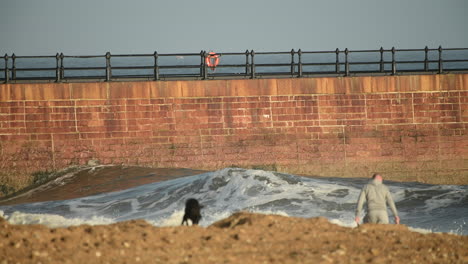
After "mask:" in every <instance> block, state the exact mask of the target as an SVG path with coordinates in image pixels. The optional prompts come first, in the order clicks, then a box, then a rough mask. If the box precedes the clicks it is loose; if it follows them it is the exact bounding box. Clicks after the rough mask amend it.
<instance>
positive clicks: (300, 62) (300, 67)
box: [297, 49, 302, 77]
mask: <svg viewBox="0 0 468 264" xmlns="http://www.w3.org/2000/svg"><path fill="white" fill-rule="evenodd" d="M297 54H298V56H299V58H298V60H299V62H298V63H299V66H298V67H299V68H298V71H299V74H298V77H302V50H301V49H299V50H298V51H297Z"/></svg>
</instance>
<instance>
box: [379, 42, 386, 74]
mask: <svg viewBox="0 0 468 264" xmlns="http://www.w3.org/2000/svg"><path fill="white" fill-rule="evenodd" d="M383 53H384V49H383V47H380V72H384V69H385V66H384V60H383Z"/></svg>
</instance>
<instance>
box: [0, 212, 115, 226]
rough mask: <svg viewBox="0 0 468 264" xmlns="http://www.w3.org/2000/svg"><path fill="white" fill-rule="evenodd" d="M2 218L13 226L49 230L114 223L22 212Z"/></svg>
mask: <svg viewBox="0 0 468 264" xmlns="http://www.w3.org/2000/svg"><path fill="white" fill-rule="evenodd" d="M3 217H4V218H5V219H6V220H7V221H8V222H9V223H10V224H14V225H26V224H28V225H33V224H38V225H45V226H48V227H51V228H56V227H68V226H78V225H84V224H86V225H108V224H112V223H114V221H113V220H111V219H108V218H105V217H99V216H94V217H91V218H87V219H82V218H65V217H63V216H60V215H54V214H30V213H22V212H14V213H12V214H11V215H3Z"/></svg>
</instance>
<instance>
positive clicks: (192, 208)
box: [182, 198, 203, 225]
mask: <svg viewBox="0 0 468 264" xmlns="http://www.w3.org/2000/svg"><path fill="white" fill-rule="evenodd" d="M202 208H203V205H201V204H199V203H198V201H197V200H196V199H193V198H191V199H188V200H187V202H185V214H184V218H183V219H182V225H184V223H185V224H186V225H188V221H187V220H188V219H190V220H191V221H192V224H193V225H198V222H199V221H200V219H201V214H200V209H202Z"/></svg>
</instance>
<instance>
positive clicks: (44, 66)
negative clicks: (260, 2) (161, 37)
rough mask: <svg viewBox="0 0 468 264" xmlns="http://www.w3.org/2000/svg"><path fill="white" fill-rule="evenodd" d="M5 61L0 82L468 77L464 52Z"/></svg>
mask: <svg viewBox="0 0 468 264" xmlns="http://www.w3.org/2000/svg"><path fill="white" fill-rule="evenodd" d="M217 55H218V56H220V63H219V64H218V65H217V66H216V67H209V65H208V63H207V59H209V53H208V52H207V51H201V52H200V53H170V54H159V53H157V52H154V53H153V54H111V53H110V52H107V53H106V54H105V55H97V56H70V55H64V54H63V53H60V54H59V53H57V54H56V55H55V56H16V55H15V54H12V55H11V56H9V55H8V54H5V56H4V57H3V60H0V82H4V83H19V82H81V81H123V80H155V81H158V80H183V79H194V80H209V79H246V78H250V79H255V78H291V77H298V78H301V77H319V76H362V75H400V74H401V75H403V74H429V73H433V74H442V73H454V72H468V48H451V49H442V47H439V48H437V49H429V48H428V47H425V48H424V49H395V48H391V49H383V48H380V49H378V50H348V49H345V50H339V49H336V50H333V51H302V50H301V49H299V50H297V51H295V50H294V49H293V50H291V51H288V52H255V51H253V50H251V51H248V50H247V51H245V52H241V53H217Z"/></svg>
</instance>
